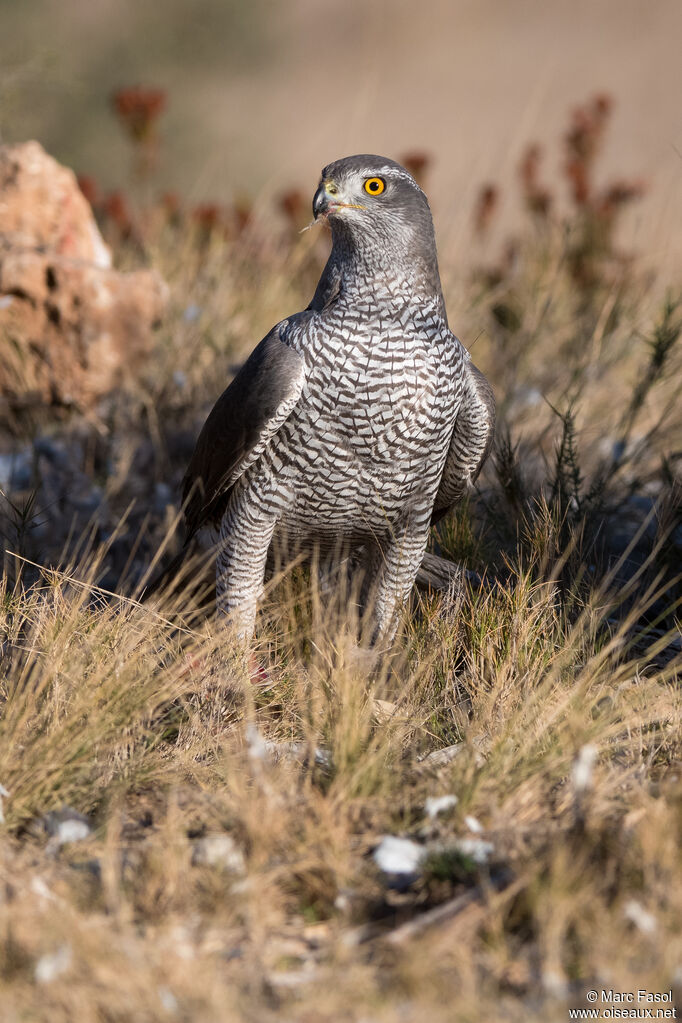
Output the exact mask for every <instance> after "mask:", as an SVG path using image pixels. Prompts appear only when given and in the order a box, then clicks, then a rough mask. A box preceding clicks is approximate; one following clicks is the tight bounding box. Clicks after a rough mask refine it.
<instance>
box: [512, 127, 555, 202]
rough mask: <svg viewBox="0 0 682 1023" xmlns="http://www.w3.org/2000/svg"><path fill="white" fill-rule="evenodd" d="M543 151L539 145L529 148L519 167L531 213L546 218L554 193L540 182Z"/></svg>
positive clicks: (525, 198)
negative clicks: (539, 175)
mask: <svg viewBox="0 0 682 1023" xmlns="http://www.w3.org/2000/svg"><path fill="white" fill-rule="evenodd" d="M541 161H542V149H541V148H540V146H538V145H537V144H535V143H534V144H533V145H530V146H528V148H527V149H526V151H525V153H524V154H523V157H522V159H521V163H520V165H519V178H520V179H521V188H522V190H523V199H524V202H525V204H526V206H527V208H528V209H529V210H530V212H531V213H534V214H536V215H537V216H538V217H541V218H546V217H547V216H548V215H549V211H550V208H551V206H552V201H553V198H552V193H551V192H550V191H549V189H547V188H545V187H544V186H543V185H541V184H540V182H539V181H538V171H539V168H540V163H541Z"/></svg>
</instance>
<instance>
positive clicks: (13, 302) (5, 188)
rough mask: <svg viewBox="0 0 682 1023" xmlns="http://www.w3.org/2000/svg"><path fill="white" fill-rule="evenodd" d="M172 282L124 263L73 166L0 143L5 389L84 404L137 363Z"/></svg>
mask: <svg viewBox="0 0 682 1023" xmlns="http://www.w3.org/2000/svg"><path fill="white" fill-rule="evenodd" d="M167 290H168V289H167V286H166V285H165V283H164V281H163V280H162V278H161V277H160V275H159V274H157V273H156V272H155V271H148V270H141V271H136V272H133V273H118V272H117V271H115V270H112V269H111V253H110V251H109V249H108V247H107V246H106V245H105V243H104V241H103V239H102V236H101V235H100V232H99V230H98V228H97V224H96V223H95V219H94V217H93V215H92V210H91V209H90V206H89V205H88V203H87V201H86V199H85V197H84V196H83V195H82V193H81V191H80V189H79V188H78V185H77V182H76V178H75V176H74V174H73V173H72V172H71V171H70V170H68V169H67V168H65V167H62V166H60V164H58V163H57V162H56V161H55V160H54V159H52V157H50V156H48V155H47V154H46V153H45V152H44V150H43V149H42V147H41V146H40V145H39V144H38V143H37V142H26V143H23V144H22V145H16V146H0V397H1V398H2V399H4V401H3V402H2V404H3V405H5V406H6V407H7V406H9V407H12V406H13V405H16V406H21V405H23V404H25V403H26V402H27V401H29V402H32V401H42V402H56V403H67V404H71V403H73V404H76V405H78V406H87V405H89V404H91V403H92V402H93V401H95V400H96V399H97V398H99V397H101V396H102V395H104V394H106V393H107V392H109V391H111V390H113V389H114V388H116V387H118V386H120V385H121V384H122V383H124V382H125V379H126V378H127V377H129V376H131V375H133V374H134V373H135V372H136V371H138V370H139V368H140V367H141V365H142V364H143V363H144V361H145V359H146V357H147V356H148V355H149V353H150V350H151V346H152V328H153V326H154V325H155V324H156V323H157V321H158V320H159V318H160V316H161V314H162V312H163V308H164V305H165V302H166V297H167Z"/></svg>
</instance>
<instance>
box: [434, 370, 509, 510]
mask: <svg viewBox="0 0 682 1023" xmlns="http://www.w3.org/2000/svg"><path fill="white" fill-rule="evenodd" d="M465 372H466V374H467V380H466V386H465V392H464V398H463V401H462V405H461V408H460V410H459V412H458V413H457V419H456V420H455V428H454V430H453V432H452V439H451V441H450V449H449V451H448V456H447V459H446V462H445V468H444V469H443V475H442V477H441V481H440V487H439V489H438V494H437V496H436V503H435V504H434V507H433V514H432V516H431V522H432V523H435V522H438V521H439V520H440V519H442V518H443V516H444V515H446V514H447V512H448V511H449V510H450V508H452V506H453V505H455V504H456V503H457V502H458V501H460V500H461V499H462V497H463V496H464V495H465V493H466V492H467V489H468V488H469V486H470V484H472V483H474V482H475V480H476V477H477V476H478V474H479V472H480V471H481V468H482V467H483V463H484V462H485V460H486V458H487V457H488V455H489V454H490V449H491V447H492V444H493V437H494V434H495V397H494V395H493V391H492V388H491V386H490V384H489V383H488V381H487V380H486V378H485V377H484V376H483V374H482V373H481V371H480V370H479V369H477V368H476V366H474V364H473V362H467V363H466V364H465Z"/></svg>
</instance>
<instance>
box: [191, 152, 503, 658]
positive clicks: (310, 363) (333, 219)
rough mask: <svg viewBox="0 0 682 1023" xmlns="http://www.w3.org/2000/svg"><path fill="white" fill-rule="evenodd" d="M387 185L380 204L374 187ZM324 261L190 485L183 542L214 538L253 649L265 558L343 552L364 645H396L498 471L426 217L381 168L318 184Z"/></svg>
mask: <svg viewBox="0 0 682 1023" xmlns="http://www.w3.org/2000/svg"><path fill="white" fill-rule="evenodd" d="M370 177H380V178H381V179H382V180H383V181H384V183H385V188H384V191H383V192H382V194H380V195H379V196H376V197H373V196H371V195H368V194H367V193H366V191H365V190H364V189H363V184H364V181H366V180H367V179H369V178H370ZM313 209H314V212H315V215H316V217H317V218H318V219H325V220H327V221H328V222H329V224H330V226H331V229H332V251H331V255H330V257H329V260H328V263H327V266H326V267H325V269H324V272H323V274H322V277H321V279H320V282H319V284H318V286H317V289H316V292H315V296H314V298H313V301H312V302H311V304H310V306H309V307H308V309H306V310H305V311H304V312H301V313H298V314H296V315H294V316H291V317H289V318H288V319H286V320H283V321H282V322H281V323H280V324H278V325H277V326H276V327H275V328H273V330H272V331H271V332H270V334H268V336H267V337H266V338H265V339H264V340H263V341H262V342H261V344H260V345H259V346H258V348H256V349H255V351H254V353H253V354H252V356H251V357H250V358H249V360H247V362H246V363H245V365H244V366H243V367H242V369H241V370H240V372H239V374H238V375H237V377H236V378H235V380H234V381H233V382H232V384H230V386H229V387H228V388H227V390H226V391H225V392H224V393H223V395H222V396H221V398H220V399H219V400H218V402H217V403H216V406H215V408H214V409H213V411H212V413H211V415H210V416H209V419H208V420H207V423H206V425H205V426H204V429H203V430H202V433H201V436H200V438H199V441H198V442H197V448H196V450H195V453H194V456H193V458H192V461H191V463H190V466H189V469H188V472H187V475H186V477H185V481H184V493H185V507H186V516H187V525H188V534H189V535H192V534H193V533H195V532H196V531H197V529H199V528H200V527H201V526H202V525H204V524H206V523H208V522H214V523H216V524H218V525H219V530H220V546H219V553H218V556H217V567H216V572H217V593H218V608H219V610H220V612H222V613H223V614H225V615H227V616H228V617H229V618H231V619H232V620H233V621H234V623H235V625H236V627H237V629H238V631H239V634H240V635H241V636H242V637H243V638H244V639H248V638H249V637H250V636H251V634H252V632H253V628H254V622H255V616H256V608H257V604H258V600H259V598H260V596H261V594H262V589H263V579H264V573H265V566H266V561H267V555H268V550H269V549H270V548H271V545H273V543H274V544H275V545H276V546H278V547H279V548H280V549H281V550H286V551H287V552H288V553H289V554H296V553H300V552H303V553H307V554H312V553H313V552H317V553H318V555H319V556H320V558H321V559H322V560H324V559H325V557H330V556H332V555H333V556H335V557H338V556H339V554H340V553H341V552H344V554H348V553H350V554H351V555H352V556H354V558H355V563H360V564H361V565H362V567H363V570H364V573H365V583H364V585H363V588H362V592H363V593H364V595H365V603H366V606H367V612H366V613H367V614H368V615H370V616H371V622H370V628H369V630H368V632H369V634H370V637H371V640H372V642H374V643H376V642H378V641H380V640H381V641H384V642H386V641H388V640H390V639H391V638H392V636H393V634H394V631H395V627H396V622H397V615H398V612H399V610H400V608H401V607H402V605H403V603H404V602H405V600H406V599H407V597H408V595H409V593H410V590H411V588H412V585H413V584H414V580H415V577H416V574H417V571H418V569H419V566H420V564H421V560H422V557H423V554H424V550H425V547H426V542H427V539H428V534H429V529H430V526H431V523H432V521H435V520H436V519H437V518H439V517H440V516H441V515H443V514H445V513H446V512H447V510H448V509H449V508H450V507H451V506H452V505H453V504H454V503H455V502H456V501H458V500H460V499H461V497H462V496H463V494H464V493H465V492H466V489H467V487H468V485H469V484H470V483H471V482H472V481H473V480H474V479H475V478H476V476H477V474H478V472H479V471H480V468H481V465H482V463H483V461H484V460H485V457H486V456H487V454H488V451H489V448H490V444H491V439H492V432H493V427H494V400H493V397H492V392H491V391H490V387H489V386H488V384H487V381H486V380H485V378H484V377H483V376H482V374H481V373H480V372H479V371H478V370H477V369H476V368H475V367H474V366H473V364H472V363H471V362H470V360H469V357H468V354H467V352H466V351H465V349H464V348H463V346H462V345H461V343H460V342H459V340H458V339H457V338H456V337H455V336H454V334H452V332H451V331H450V329H449V327H448V322H447V316H446V312H445V305H444V302H443V296H442V292H441V285H440V278H439V274H438V263H437V258H436V246H435V239H434V233H433V224H432V220H431V213H430V210H429V206H428V202H427V200H426V197H425V195H424V193H423V192H422V191H421V189H420V188H419V186H418V185H417V183H416V182H415V181H414V179H413V178H412V177H411V176H410V175H409V174H408V172H407V171H406V170H405V169H404V168H402V167H400V166H399V165H398V164H394V163H393V162H392V161H390V160H387V159H385V158H383V157H374V156H360V157H350V158H347V159H345V160H340V161H338V162H336V163H334V164H330V165H329V166H328V167H326V168H325V170H324V171H323V177H322V181H321V183H320V186H319V188H318V191H317V193H316V195H315V200H314V205H313Z"/></svg>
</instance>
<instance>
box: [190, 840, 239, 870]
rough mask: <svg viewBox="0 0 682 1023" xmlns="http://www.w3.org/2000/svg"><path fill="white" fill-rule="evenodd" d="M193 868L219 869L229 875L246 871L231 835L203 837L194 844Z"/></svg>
mask: <svg viewBox="0 0 682 1023" xmlns="http://www.w3.org/2000/svg"><path fill="white" fill-rule="evenodd" d="M192 863H193V864H194V866H195V867H196V866H205V867H220V868H221V869H222V870H227V871H229V872H230V873H231V874H243V873H244V872H245V870H246V864H245V863H244V855H243V853H242V851H241V849H240V848H239V846H238V845H237V843H236V842H235V840H234V839H233V838H232V837H231V835H205V836H204V837H203V838H199V839H198V840H197V841H196V842H195V843H194V849H193V851H192Z"/></svg>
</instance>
